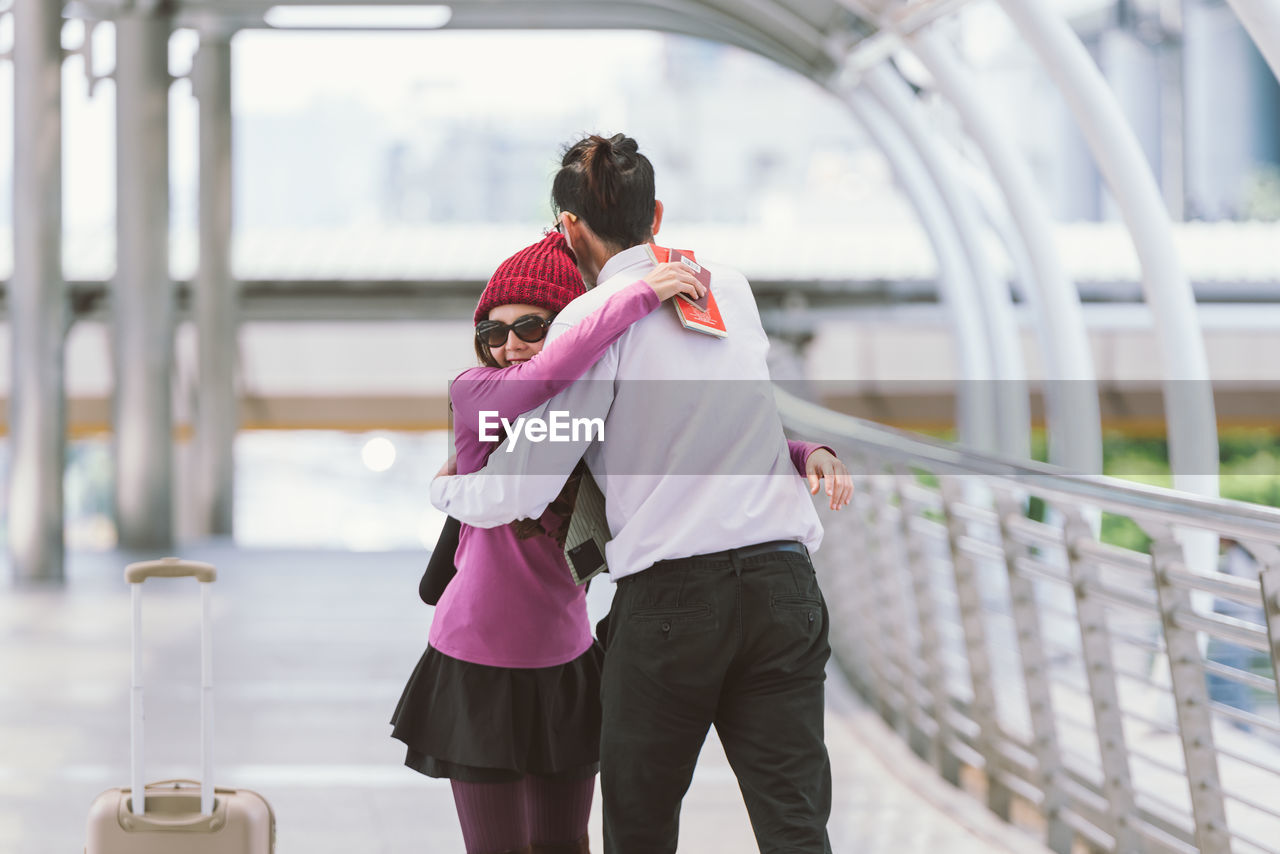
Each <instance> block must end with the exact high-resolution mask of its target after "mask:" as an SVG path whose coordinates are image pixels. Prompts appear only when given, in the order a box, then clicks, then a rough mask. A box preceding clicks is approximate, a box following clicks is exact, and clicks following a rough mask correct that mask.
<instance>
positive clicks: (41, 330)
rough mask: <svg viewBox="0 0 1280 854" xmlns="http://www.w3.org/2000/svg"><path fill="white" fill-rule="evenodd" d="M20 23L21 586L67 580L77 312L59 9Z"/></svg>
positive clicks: (14, 412)
mask: <svg viewBox="0 0 1280 854" xmlns="http://www.w3.org/2000/svg"><path fill="white" fill-rule="evenodd" d="M13 19H14V20H13V23H14V46H13V65H14V69H13V70H14V74H13V81H14V129H15V133H14V149H13V151H14V164H13V165H14V169H13V244H14V245H13V256H14V257H13V278H12V279H11V281H10V282H9V294H8V300H9V330H10V339H11V341H12V348H13V349H12V371H13V377H12V381H11V390H10V413H9V438H10V442H11V443H12V444H11V448H12V454H11V464H10V472H9V484H8V488H9V552H10V557H11V559H12V563H13V569H14V574H15V576H16V577H17V578H18V579H21V580H41V581H61V580H62V577H63V567H62V564H63V538H62V523H63V498H62V472H63V467H64V465H65V461H66V444H67V442H66V432H67V427H66V425H67V415H66V398H65V393H64V391H63V371H64V360H65V357H64V350H63V343H64V341H65V336H66V331H67V323H68V318H69V311H68V306H67V291H66V286H65V283H64V282H63V280H62V44H61V34H62V15H61V10H60V4H57V3H48V2H46V1H45V0H17V2H16V3H15V5H14V8H13Z"/></svg>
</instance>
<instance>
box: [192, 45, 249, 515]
mask: <svg viewBox="0 0 1280 854" xmlns="http://www.w3.org/2000/svg"><path fill="white" fill-rule="evenodd" d="M191 86H192V92H193V94H194V95H195V97H196V100H197V101H198V102H199V110H200V141H199V145H200V153H199V155H200V156H199V162H200V166H199V174H200V200H199V231H200V263H199V267H198V269H197V270H196V275H195V282H194V285H195V287H194V292H195V300H194V302H195V306H194V309H195V310H194V313H193V314H194V320H195V326H196V338H197V342H198V343H197V348H198V350H197V352H198V377H197V382H196V407H195V409H196V411H195V416H194V417H195V428H196V429H195V454H194V462H195V478H194V498H195V528H196V531H195V533H196V534H197V535H200V536H230V535H231V533H232V515H233V504H232V496H233V495H234V490H235V456H234V446H235V437H236V429H237V427H238V424H239V418H238V414H239V402H238V400H237V396H236V377H235V367H236V352H237V335H236V332H237V326H238V303H239V294H238V286H237V284H236V282H235V280H234V278H233V277H232V273H231V211H232V204H231V184H232V181H231V174H232V173H231V168H232V158H231V34H230V33H229V32H225V31H223V30H221V29H219V28H216V27H210V28H207V29H206V30H205V31H202V32H201V34H200V47H199V49H198V50H197V51H196V55H195V60H194V64H193V66H192V70H191Z"/></svg>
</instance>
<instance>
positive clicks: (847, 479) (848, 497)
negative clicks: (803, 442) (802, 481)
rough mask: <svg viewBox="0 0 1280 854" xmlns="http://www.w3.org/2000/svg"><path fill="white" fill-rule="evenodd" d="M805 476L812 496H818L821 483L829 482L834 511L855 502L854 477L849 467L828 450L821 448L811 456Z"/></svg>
mask: <svg viewBox="0 0 1280 854" xmlns="http://www.w3.org/2000/svg"><path fill="white" fill-rule="evenodd" d="M804 474H805V477H807V478H808V479H809V494H810V495H817V493H818V486H819V482H820V481H823V480H825V481H826V482H827V496H828V497H829V498H830V499H831V509H832V510H839V509H840V508H841V507H844V506H845V505H847V504H848V503H849V502H850V501H852V500H853V477H852V475H850V474H849V467H848V466H846V465H845V464H844V463H842V462H840V458H839V457H837V456H836V455H835V454H833V453H831V452H830V451H828V450H827V449H826V448H819V449H818V450H816V451H814V452H813V453H812V454H810V455H809V457H808V459H806V460H805V461H804Z"/></svg>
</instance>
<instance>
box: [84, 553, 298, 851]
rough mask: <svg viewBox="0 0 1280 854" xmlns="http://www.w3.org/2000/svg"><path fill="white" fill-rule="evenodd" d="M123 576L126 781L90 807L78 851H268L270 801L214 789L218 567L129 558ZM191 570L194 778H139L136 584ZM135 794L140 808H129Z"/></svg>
mask: <svg viewBox="0 0 1280 854" xmlns="http://www.w3.org/2000/svg"><path fill="white" fill-rule="evenodd" d="M124 577H125V580H126V581H128V582H129V583H130V584H131V585H132V590H131V593H132V597H133V633H132V647H133V680H132V688H131V694H130V699H129V707H130V713H131V715H132V721H131V723H130V727H129V734H130V742H131V746H130V785H129V786H128V787H125V788H119V789H108V790H107V791H105V792H103V793H102V794H100V795H98V797H97V798H96V799H94V802H93V806H92V807H91V808H90V809H89V822H88V841H87V843H86V845H85V854H272V852H274V851H275V836H276V822H275V815H274V813H272V811H271V806H270V804H268V803H267V801H266V800H265V799H264V798H263V797H262V796H261V795H259V794H258V793H257V792H251V791H249V790H248V789H214V788H213V784H212V780H213V767H212V766H213V654H212V630H211V627H212V616H211V611H210V602H211V599H210V585H211V584H212V583H213V581H214V580H215V579H216V578H217V571H216V570H215V569H214V568H213V567H212V566H210V565H209V564H207V563H197V562H195V561H184V560H179V559H178V558H172V557H171V558H164V559H163V560H156V561H145V562H143V563H132V564H129V566H128V567H126V568H125V572H124ZM185 577H194V578H195V579H196V580H197V581H199V582H200V596H201V599H202V603H201V612H202V613H201V620H200V654H201V656H200V657H201V671H202V678H201V702H200V734H201V739H200V741H201V750H200V765H201V769H200V782H198V783H197V782H194V781H191V780H165V781H162V782H158V783H148V784H146V785H145V786H143V784H142V780H143V774H142V746H143V711H142V654H141V636H142V583H143V582H144V581H145V580H146V579H148V578H185ZM139 800H140V801H141V804H142V806H143V807H144V808H143V809H135V808H134V804H135V803H138V802H139Z"/></svg>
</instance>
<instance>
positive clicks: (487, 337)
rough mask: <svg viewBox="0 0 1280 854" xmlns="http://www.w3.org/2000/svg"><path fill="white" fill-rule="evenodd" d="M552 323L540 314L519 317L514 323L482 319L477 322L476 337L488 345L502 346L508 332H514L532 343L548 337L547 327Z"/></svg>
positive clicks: (523, 339)
mask: <svg viewBox="0 0 1280 854" xmlns="http://www.w3.org/2000/svg"><path fill="white" fill-rule="evenodd" d="M550 325H551V321H550V320H547V318H545V317H543V316H542V315H540V314H526V315H525V316H524V317H517V318H516V319H515V322H514V323H500V322H499V321H497V320H482V321H480V322H479V323H477V324H476V339H477V340H478V341H480V343H482V344H484V345H485V346H486V347H501V346H502V345H503V344H504V343H506V340H507V334H508V333H510V332H514V333H515V334H516V337H517V338H519V339H520V340H521V341H524V342H526V343H528V344H532V343H534V342H535V341H541V340H542V339H543V338H546V337H547V327H548V326H550Z"/></svg>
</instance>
